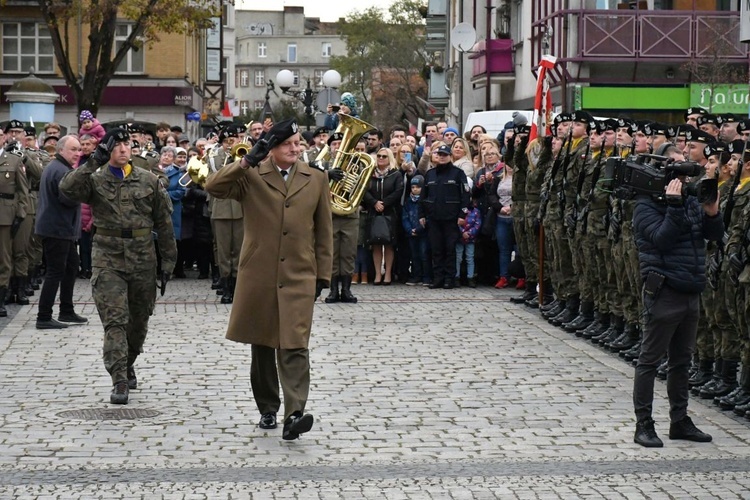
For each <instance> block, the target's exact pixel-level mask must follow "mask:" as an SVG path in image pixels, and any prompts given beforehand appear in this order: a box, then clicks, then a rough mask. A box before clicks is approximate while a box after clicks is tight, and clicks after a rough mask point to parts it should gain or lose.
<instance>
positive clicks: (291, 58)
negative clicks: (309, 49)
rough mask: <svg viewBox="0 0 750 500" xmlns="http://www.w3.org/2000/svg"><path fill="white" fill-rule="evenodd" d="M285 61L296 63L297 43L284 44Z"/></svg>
mask: <svg viewBox="0 0 750 500" xmlns="http://www.w3.org/2000/svg"><path fill="white" fill-rule="evenodd" d="M286 62H290V63H296V62H297V44H296V43H290V44H287V46H286Z"/></svg>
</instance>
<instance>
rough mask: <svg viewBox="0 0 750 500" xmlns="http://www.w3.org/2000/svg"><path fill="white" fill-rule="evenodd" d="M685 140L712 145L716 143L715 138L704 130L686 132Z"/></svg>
mask: <svg viewBox="0 0 750 500" xmlns="http://www.w3.org/2000/svg"><path fill="white" fill-rule="evenodd" d="M685 140H686V141H690V142H702V143H703V144H711V143H712V142H715V141H716V139H714V136H712V135H711V134H709V133H708V132H704V131H702V130H686V131H685Z"/></svg>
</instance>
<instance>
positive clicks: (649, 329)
mask: <svg viewBox="0 0 750 500" xmlns="http://www.w3.org/2000/svg"><path fill="white" fill-rule="evenodd" d="M682 182H683V181H682V180H681V179H673V180H672V181H671V182H669V184H668V185H667V187H666V196H665V197H663V200H654V199H653V198H652V197H649V196H642V197H639V199H638V200H637V204H636V207H635V212H634V215H633V228H634V230H635V237H636V244H637V246H638V258H639V262H640V274H641V279H642V280H643V283H644V285H643V305H644V311H643V314H644V317H645V326H644V329H643V345H642V347H641V353H640V356H639V357H638V364H637V365H636V369H635V381H634V384H633V385H634V387H633V405H634V407H635V415H636V418H637V420H638V423H637V424H636V431H635V437H634V442H636V443H638V444H640V445H641V446H646V447H650V448H651V447H661V446H663V443H662V441H661V439H659V437H658V436H657V435H656V430H655V429H654V420H653V419H652V418H651V413H652V407H653V399H654V378H655V376H656V369H657V367H658V366H659V362H660V360H661V359H662V358H663V357H664V356H665V355H666V354H669V369H668V372H667V373H668V374H667V394H668V396H669V406H670V410H669V418H670V422H671V424H670V426H669V438H670V439H685V440H689V441H698V442H709V441H711V436H710V435H708V434H706V433H704V432H702V431H700V430H699V429H698V428H697V427H696V426H695V425H694V424H693V422H692V420H691V419H690V417H689V416H688V415H687V406H688V394H689V393H688V370H689V368H690V360H691V358H692V356H693V349H694V347H695V336H696V331H697V328H698V317H699V315H700V294H701V292H702V291H703V289H704V288H705V286H706V271H705V260H706V258H705V254H706V243H705V240H715V241H718V240H720V239H721V237H722V235H723V232H724V223H723V221H722V218H721V216H720V215H719V201H718V196H717V200H715V201H713V202H708V203H704V204H703V205H702V206H701V205H700V204H699V203H698V200H697V199H696V198H695V197H693V196H683V195H682V194H681V193H682Z"/></svg>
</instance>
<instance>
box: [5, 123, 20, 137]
mask: <svg viewBox="0 0 750 500" xmlns="http://www.w3.org/2000/svg"><path fill="white" fill-rule="evenodd" d="M14 128H20V129H21V130H23V129H24V128H25V127H24V124H23V122H20V121H18V120H11V121H9V122H8V123H7V124H6V125H5V133H6V134H7V133H8V132H9V131H10V130H11V129H14Z"/></svg>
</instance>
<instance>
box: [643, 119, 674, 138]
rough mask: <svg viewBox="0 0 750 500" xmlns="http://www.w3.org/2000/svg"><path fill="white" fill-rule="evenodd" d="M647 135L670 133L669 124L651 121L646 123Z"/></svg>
mask: <svg viewBox="0 0 750 500" xmlns="http://www.w3.org/2000/svg"><path fill="white" fill-rule="evenodd" d="M645 130H646V135H665V136H666V135H668V132H669V126H668V125H666V124H664V123H659V122H651V123H648V124H646V127H645Z"/></svg>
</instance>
